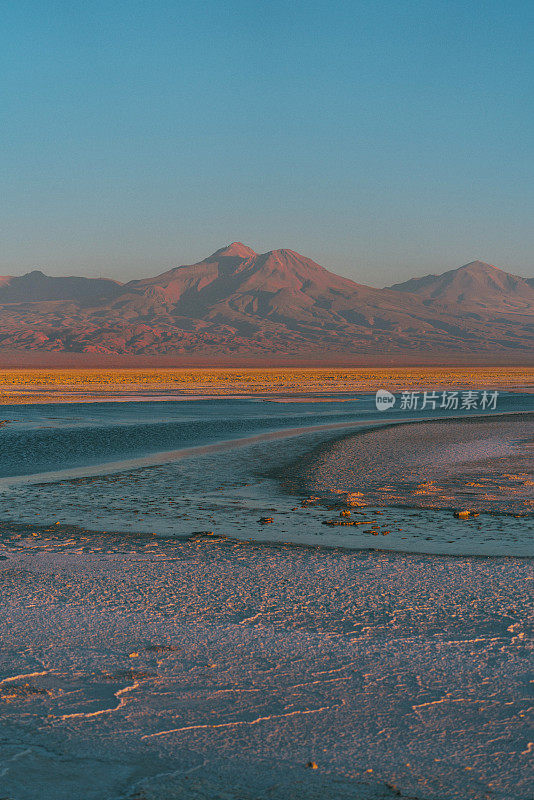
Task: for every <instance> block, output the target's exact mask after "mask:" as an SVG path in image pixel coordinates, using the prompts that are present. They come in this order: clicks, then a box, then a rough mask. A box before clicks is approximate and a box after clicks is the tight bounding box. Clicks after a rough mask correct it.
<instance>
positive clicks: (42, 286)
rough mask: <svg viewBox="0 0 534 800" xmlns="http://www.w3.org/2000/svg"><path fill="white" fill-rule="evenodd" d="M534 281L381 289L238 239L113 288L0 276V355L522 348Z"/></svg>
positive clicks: (485, 270) (530, 338)
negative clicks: (15, 352)
mask: <svg viewBox="0 0 534 800" xmlns="http://www.w3.org/2000/svg"><path fill="white" fill-rule="evenodd" d="M533 283H534V281H532V282H531V281H529V280H527V279H524V278H520V277H518V276H515V275H511V274H510V273H507V272H504V271H503V270H500V269H498V268H497V267H494V266H492V265H490V264H486V263H485V262H481V261H474V262H471V263H469V264H466V265H465V266H463V267H460V268H459V269H456V270H449V271H448V272H445V273H443V274H442V275H428V276H426V277H423V278H414V279H412V280H409V281H406V282H404V283H400V284H396V285H394V286H391V287H387V288H385V289H375V288H373V287H371V286H365V285H362V284H358V283H356V282H354V281H352V280H350V279H348V278H343V277H341V276H339V275H336V274H335V273H333V272H330V271H329V270H327V269H325V268H324V267H322V266H320V265H319V264H316V263H315V262H314V261H312V260H311V259H309V258H307V257H306V256H303V255H301V254H299V253H297V252H295V251H293V250H288V249H281V250H272V251H270V252H268V253H263V254H258V253H256V252H255V251H254V250H252V249H251V248H250V247H247V246H246V245H244V244H242V243H241V242H233V243H232V244H230V245H228V246H225V247H222V248H220V249H219V250H217V251H216V252H215V253H213V254H212V255H211V256H208V257H207V258H205V259H203V260H202V261H199V262H197V263H196V264H191V265H183V266H178V267H173V268H172V269H169V270H167V271H166V272H163V273H161V274H160V275H156V276H154V277H149V278H144V279H141V280H132V281H128V282H127V283H124V284H120V283H118V282H116V281H112V280H108V279H104V278H76V277H68V278H51V277H48V276H46V275H44V274H43V273H42V272H40V271H38V270H35V271H33V272H30V273H28V274H27V275H23V276H21V277H18V278H14V277H9V276H7V277H4V278H0V349H4V350H6V349H15V350H16V349H18V348H23V349H30V350H47V351H54V350H57V351H70V352H89V353H91V352H92V353H125V354H175V353H176V354H179V353H188V354H191V353H212V354H213V355H214V356H216V355H226V354H235V353H237V354H239V353H242V354H250V355H257V356H262V355H264V356H266V357H268V356H269V355H273V354H277V355H280V354H296V355H298V354H299V353H312V352H313V353H317V354H321V353H327V352H331V353H355V354H356V353H373V352H380V353H391V354H400V353H414V352H425V351H426V352H427V351H428V350H429V349H430V350H431V351H433V352H435V353H436V354H439V352H445V351H447V352H451V351H452V352H459V353H475V352H503V351H505V352H506V351H510V352H521V353H525V352H529V351H530V352H533V351H534V326H533V320H534V285H533Z"/></svg>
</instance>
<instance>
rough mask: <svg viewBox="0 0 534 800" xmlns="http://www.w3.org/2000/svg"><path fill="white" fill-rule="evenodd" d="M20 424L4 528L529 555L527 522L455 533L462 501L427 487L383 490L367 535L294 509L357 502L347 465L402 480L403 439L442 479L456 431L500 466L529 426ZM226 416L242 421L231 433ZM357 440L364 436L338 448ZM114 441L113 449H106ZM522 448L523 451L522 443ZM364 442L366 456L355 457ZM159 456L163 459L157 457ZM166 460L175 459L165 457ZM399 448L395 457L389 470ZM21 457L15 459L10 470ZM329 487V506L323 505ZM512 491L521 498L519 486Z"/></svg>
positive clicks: (199, 419) (61, 415) (179, 420)
mask: <svg viewBox="0 0 534 800" xmlns="http://www.w3.org/2000/svg"><path fill="white" fill-rule="evenodd" d="M507 402H508V405H509V407H510V408H513V409H514V410H516V411H517V409H518V408H521V407H522V406H523V405H525V404H532V400H531V397H527V398H522V397H517V396H510V397H509V398H508V400H507ZM17 412H18V418H15V417H14V418H13V422H12V423H10V424H9V425H8V426H7V427H6V428H3V429H1V430H0V436H1V437H2V439H1V441H2V448H1V450H0V471H2V472H3V474H4V477H2V478H0V521H2V520H3V521H9V522H14V523H25V524H32V525H38V526H40V527H41V528H43V527H47V526H51V525H54V526H60V527H62V528H65V530H67V529H69V528H71V527H72V526H77V527H79V528H81V529H90V530H94V531H108V532H110V531H113V532H119V533H147V534H151V535H155V536H178V537H185V538H186V537H188V536H190V535H191V534H193V533H196V532H199V531H212V532H215V533H217V534H219V535H224V536H231V537H234V538H238V539H253V540H255V541H273V542H294V543H300V544H314V545H316V544H320V545H324V546H343V547H349V548H352V549H360V548H371V549H377V548H378V549H387V550H403V551H404V550H405V551H411V552H428V553H450V554H455V553H457V554H464V555H465V554H472V555H478V554H486V555H488V554H494V555H528V554H529V553H531V538H530V537H531V535H532V517H530V516H529V517H528V518H527V519H526V520H525V519H519V520H517V519H514V517H511V516H508V517H502V516H497V517H496V516H491V515H489V514H483V515H482V516H481V517H479V518H477V519H473V520H469V521H459V520H456V519H454V518H453V516H452V513H451V511H450V509H451V507H455V506H456V505H457V504H462V503H465V502H466V500H467V498H466V497H465V496H461V495H459V494H458V492H457V494H456V497H455V496H454V495H453V496H452V497H451V496H447V495H446V494H445V493H444V492H443V491H441V492H440V491H438V487H436V486H435V485H434V484H431V485H430V482H429V481H428V480H427V481H426V484H425V486H424V487H423V488H421V482H422V477H421V475H419V476H418V479H417V480H415V481H414V480H411V482H410V485H409V486H408V485H402V486H401V485H399V486H398V491H397V492H396V494H395V493H394V492H392V491H391V487H389V489H388V490H387V491H383V492H382V493H380V492H376V491H375V492H374V494H373V492H371V491H369V498H368V500H367V502H368V504H369V503H370V507H368V508H367V509H366V510H365V511H364V512H357V511H355V512H353V515H352V517H351V520H352V521H361V523H362V524H361V525H352V526H343V527H341V526H327V525H325V524H324V523H325V522H327V521H328V520H329V519H331V518H332V517H336V516H337V512H336V511H334V512H332V511H329V510H328V509H326V508H325V507H324V505H321V504H314V503H311V504H310V503H307V502H305V503H302V502H301V501H302V499H304V498H307V497H309V495H310V494H322V495H323V496H325V497H326V498H327V499H328V497H329V496H330V498H331V497H332V496H334V497H335V498H336V499H337V498H338V497H339V492H348V491H354V490H355V489H356V488H358V489H359V488H361V487H360V483H361V478H362V469H363V468H360V467H358V469H357V478H358V484H355V483H354V474H353V473H352V472H351V471H350V470H349V474H348V477H347V469H346V468H347V467H351V468H352V467H353V466H354V465H356V466H358V465H359V464H363V465H364V471H365V476H364V477H365V478H366V480H367V481H371V479H374V484H373V486H374V487H375V488H376V486H382V485H383V482H384V481H385V480H386V476H385V475H384V470H387V469H389V470H390V473H388V475H387V480H388V481H390V480H391V479H392V478H393V477H395V475H396V477H397V479H398V475H399V469H398V466H397V465H398V464H399V463H401V462H402V458H403V457H404V455H405V454H404V453H403V452H402V451H403V448H404V449H406V448H405V439H406V436H407V435H409V436H411V440H412V444H413V441H414V437H417V436H419V440H420V441H419V444H418V451H417V453H418V458H419V459H420V460H421V462H422V463H423V462H425V459H426V463H427V467H421V469H422V470H423V472H424V469H428V463H430V465H431V466H433V465H434V462H435V453H436V451H437V450H439V448H440V447H441V448H442V449H443V456H442V457H441V465H442V466H443V467H445V466H446V465H448V469H452V467H453V465H454V464H455V462H456V461H457V459H456V455H457V453H458V450H460V451H461V453H462V455H461V458H462V459H463V461H465V458H466V457H467V456H468V455H469V448H470V445H469V443H468V444H467V445H466V442H464V441H463V439H465V436H463V434H462V435H455V436H454V435H453V434H452V433H451V434H447V431H449V430H450V431H453V432H454V431H457V429H458V425H460V428H461V425H466V424H468V425H469V426H474V427H471V428H470V430H472V433H471V435H470V437H468V438H470V441H471V443H472V442H474V441H475V442H478V447H479V450H480V449H481V448H482V450H484V447H485V445H484V444H483V442H485V441H489V442H490V446H489V452H491V454H492V458H493V459H495V458H496V447H498V448H499V450H498V452H499V453H502V452H504V451H506V452H508V450H510V448H511V449H512V450H513V449H514V448H516V444H514V441H515V439H516V438H517V435H516V434H515V433H514V431H516V429H517V430H519V428H520V426H521V425H524V424H525V423H524V419H525V418H524V415H523V414H516V415H512V416H510V417H496V418H494V419H492V418H491V417H490V416H489V415H488V417H484V419H483V421H479V422H475V421H474V420H472V421H470V422H469V423H467V422H466V423H453V422H450V421H443V422H437V423H436V424H434V423H433V424H430V423H425V424H422V423H417V424H414V425H401V426H390V425H388V427H386V428H383V429H376V430H367V431H365V428H366V427H367V428H369V427H373V426H374V427H375V428H376V425H378V424H380V423H381V422H382V420H385V421H388V420H389V421H391V419H392V417H391V416H387V415H377V412H376V409H374V403H373V398H371V397H369V396H360V397H359V398H357V399H355V400H353V401H351V402H350V403H349V402H343V403H341V402H340V403H328V404H325V405H318V404H317V403H284V404H278V403H269V402H267V403H266V402H264V401H250V402H248V401H234V400H209V401H202V402H192V403H184V402H180V403H160V404H154V408H152V406H151V404H149V403H148V404H147V403H121V404H102V405H99V406H95V405H90V404H85V405H84V404H79V405H78V406H76V407H75V406H68V407H57V406H54V407H52V406H50V407H43V406H33V407H27V408H18V409H17ZM232 414H233V415H234V416H237V419H234V425H233V427H232V428H231V430H229V428H228V424H227V422H228V420H229V419H230V417H231V415H232ZM6 416H7V415H6ZM428 416H429V418H431V419H434V417H430V415H428ZM396 418H397V419H402V417H400V416H398V415H397V416H396ZM373 420H375V421H374V422H373ZM121 421H122V422H124V426H122V425H121ZM382 424H383V423H382ZM50 426H52V427H50ZM298 426H300V427H298ZM328 426H332V427H331V428H329V427H328ZM336 426H339V427H336ZM362 426H363V427H362ZM154 430H157V435H155V434H154ZM351 430H355V431H360V433H358V435H357V436H356V437H348V438H346V434H347V432H350V431H351ZM413 430H415V433H413V432H412V433H407V432H410V431H413ZM109 431H113V432H114V436H115V438H114V439H113V440H112V442H111V444H110V446H109V447H108V446H106V441H107V439H106V437H107V434H108V432H109ZM418 431H422V432H423V433H422V434H421V435H419V433H417V432H418ZM481 431H482V432H483V435H482V433H481ZM342 434H345V436H343V437H342V438H340V436H341V435H342ZM521 435H522V436H523V438H524V435H525V432H524V430H523V431H522V434H521ZM447 436H448V438H447ZM234 437H238V438H234ZM278 437H286V438H278ZM373 437H374V438H373ZM377 437H383V439H382V440H381V439H379V438H378V439H377ZM451 437H452V438H451ZM477 437H478V438H477ZM514 437H515V438H514ZM369 441H370V442H371V445H369V446H367V447H366V446H364V445H362V443H365V442H369ZM380 441H382V446H381V448H380V447H379V446H378V445H377V442H380ZM496 442H497V445H496ZM330 443H331V444H330ZM395 443H397V445H395ZM156 446H158V447H162V446H164V450H163V452H158V451H157V450H155V448H156ZM171 446H174V447H178V448H179V449H178V450H174V451H172V450H170V447H171ZM394 446H397V451H398V452H397V454H396V455H395V456H394V457H393V458H392V457H391V453H392V452H393V451H392V448H394ZM20 449H22V451H23V457H21V459H19V460H17V453H18V452H19V450H20ZM332 454H334V456H332ZM340 454H341V455H340ZM369 454H371V456H369ZM97 456H98V458H97ZM471 456H472V452H471ZM499 457H500V456H499ZM111 458H115V459H119V460H115V461H111ZM463 461H462V463H463ZM371 462H372V463H371ZM492 463H493V466H495V463H494V462H492ZM340 465H341V466H340ZM343 465H344V469H342V468H341V467H342V466H343ZM497 466H498V465H497ZM509 466H510V465H509ZM515 466H517V464H516V465H515ZM58 467H59V468H58ZM38 468H40V469H43V470H45V471H44V472H38V471H37V469H38ZM488 469H489V467H488ZM377 470H378V472H379V478H377V477H376V472H377ZM288 472H289V473H290V475H291V482H290V483H291V485H292V486H290V488H292V491H289V492H288V491H287V489H288V480H287V476H288ZM325 474H326V475H327V477H329V479H330V482H329V485H328V487H326V486H325V485H323V484H324V483H325V481H324V480H323V478H322V477H321V476H323V477H324V475H325ZM400 474H401V475H402V474H403V473H402V470H401V471H400ZM441 477H443V476H441ZM332 479H334V484H335V489H336V492H337V493H336V492H334V493H332V492H331V491H330V490H331V489H332ZM321 481H322V483H321ZM477 482H478V483H480V481H471V483H477ZM508 483H509V485H510V486H511V487H512V488H513V489H514V490H517V489H518V486H519V482H518V481H515V482H511V481H509V482H508ZM523 483H525V481H523ZM481 485H482V486H484V484H481ZM418 486H419V488H417V487H418ZM327 488H328V490H329V491H326V489H327ZM371 488H373V487H371ZM476 491H483V489H478V488H476V487H472V489H471V492H476ZM501 494H502V496H501V498H500V502H501V506H500V507H491V508H487V510H488V511H496V510H501V511H508V512H514V510H515V511H518V512H521V513H525V511H526V510H528V507H527V505H526V504H525V499H524V498H519V497H518V493H517V491H516V492H515V495H514V492H512V491H508V492H506V491H504V490H503V492H502V493H501ZM429 498H431V500H432V502H430V501H429ZM503 498H504V499H503ZM514 503H515V504H516V505H515V506H514ZM398 505H407V506H419V507H424V506H425V505H426V506H428V507H429V510H421V511H417V512H415V513H414V512H413V511H411V510H410V509H402V508H398V507H396V506H398ZM262 517H272V518H273V520H274V522H273V524H268V525H263V524H261V523H260V522H259V520H260V519H261V518H262Z"/></svg>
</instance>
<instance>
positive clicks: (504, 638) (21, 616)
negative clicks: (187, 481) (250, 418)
mask: <svg viewBox="0 0 534 800" xmlns="http://www.w3.org/2000/svg"><path fill="white" fill-rule="evenodd" d="M2 544H3V547H2V551H1V554H2V559H1V560H0V590H1V609H2V613H1V616H0V638H1V640H2V643H3V647H2V652H1V660H0V675H1V676H2V680H1V681H0V692H1V704H0V760H1V766H0V774H1V776H2V778H1V780H2V790H1V793H0V795H1V796H2V798H4V797H6V798H10V800H36V798H37V797H38V798H39V800H108V799H109V800H111V799H113V800H116V799H117V798H132V799H133V798H137V799H139V798H148V800H166V799H167V798H168V799H169V800H170V799H171V798H198V799H200V798H206V800H208V798H209V800H218V799H219V798H221V799H222V798H225V799H226V800H228V799H229V798H232V799H234V798H236V799H237V798H239V799H244V800H247V799H248V798H251V799H252V798H255V799H256V800H257V799H258V798H272V799H274V798H282V797H284V798H295V800H296V798H299V800H300V798H319V797H339V798H364V799H365V798H374V799H377V798H393V797H397V796H402V797H416V798H432V799H437V798H439V799H440V800H451V799H452V798H458V799H459V800H467V798H469V799H471V798H473V800H475V799H476V800H483V799H484V800H488V799H490V798H491V799H493V798H495V800H516V798H517V800H519V799H521V800H527V798H530V797H532V793H533V789H534V787H533V786H532V785H530V786H529V784H528V771H527V762H528V759H529V755H530V751H531V750H532V745H529V738H528V729H527V721H526V720H527V717H526V714H527V709H528V704H529V701H528V677H527V675H528V659H527V647H526V637H525V623H526V620H527V617H528V602H529V593H528V579H529V577H530V575H531V570H530V566H529V562H527V561H524V560H516V559H511V558H507V559H498V558H493V559H464V558H451V557H441V558H432V557H428V556H417V555H411V556H405V555H401V554H394V553H388V554H386V553H348V552H346V551H340V550H325V549H320V548H295V547H290V546H285V547H284V546H278V547H274V546H265V545H263V546H262V545H254V544H246V543H236V542H229V541H222V542H221V541H216V540H210V539H205V538H200V539H198V540H197V541H190V542H187V543H184V542H177V541H174V542H173V541H169V540H164V541H162V540H153V539H149V538H134V537H129V538H125V537H121V538H119V537H102V536H95V535H93V534H86V535H82V534H78V536H77V537H76V538H75V539H70V540H69V539H67V538H65V536H64V535H61V534H57V535H54V533H53V532H50V533H46V532H43V531H41V532H39V531H37V530H35V529H33V530H32V529H30V528H28V529H22V528H19V529H18V530H15V529H13V530H11V531H10V530H9V529H7V528H5V529H4V532H3V537H2ZM311 759H313V760H314V761H316V762H317V763H318V765H319V769H318V770H315V771H312V770H309V769H306V767H305V765H306V763H307V762H308V761H309V760H311ZM399 792H400V794H399Z"/></svg>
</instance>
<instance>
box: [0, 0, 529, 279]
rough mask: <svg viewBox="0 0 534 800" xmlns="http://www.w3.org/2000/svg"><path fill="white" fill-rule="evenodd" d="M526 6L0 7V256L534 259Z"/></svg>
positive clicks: (85, 266) (146, 268) (519, 264)
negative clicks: (236, 244)
mask: <svg viewBox="0 0 534 800" xmlns="http://www.w3.org/2000/svg"><path fill="white" fill-rule="evenodd" d="M533 34H534V4H533V3H531V2H518V1H517V0H511V2H507V3H504V2H502V0H500V1H499V2H492V0H488V1H487V2H480V0H474V2H456V0H443V1H442V0H433V1H432V2H414V0H406V1H405V2H400V3H399V2H398V0H397V2H391V1H386V2H381V1H380V0H377V1H376V2H357V1H355V2H339V0H331V1H330V2H325V1H324V0H306V1H305V2H304V1H301V0H296V1H295V2H278V1H277V0H273V1H272V2H268V3H259V2H251V0H231V1H230V2H224V1H223V0H221V1H220V2H213V1H211V2H210V1H203V0H197V1H196V2H190V1H185V2H166V1H165V0H152V2H150V3H149V2H136V0H130V2H123V1H122V0H119V1H117V0H107V2H101V0H95V1H94V2H92V3H86V2H83V3H82V2H79V0H71V2H68V3H66V2H59V1H58V0H42V2H27V1H26V0H19V1H18V2H16V3H15V2H7V3H3V4H2V25H1V28H0V64H1V74H2V81H1V85H2V104H1V109H2V110H1V114H2V122H1V129H0V152H1V155H0V163H1V174H2V185H3V191H2V200H1V214H2V254H1V256H0V273H2V274H22V273H24V272H27V271H29V270H30V269H33V268H34V267H39V268H40V269H43V270H44V271H45V272H47V273H49V274H52V275H61V274H80V275H82V274H83V275H90V276H93V275H99V274H102V275H109V276H111V277H115V278H118V279H121V280H124V279H127V278H130V277H140V276H142V275H149V274H156V273H157V272H162V271H164V270H165V269H167V268H169V267H170V266H173V265H176V264H182V263H192V262H194V261H197V260H199V259H201V258H203V257H205V256H206V255H208V254H209V253H211V252H213V251H214V250H216V249H217V248H218V247H221V246H222V245H224V244H226V243H228V242H231V241H233V240H235V239H237V240H241V241H244V242H245V243H247V244H249V245H250V246H251V247H253V248H254V249H255V250H257V251H260V252H263V251H266V250H270V249H274V248H278V247H289V248H291V249H294V250H298V251H299V252H301V253H304V254H305V255H308V256H310V257H312V258H314V259H315V260H316V261H318V262H319V263H321V264H322V265H323V266H326V267H328V268H329V269H332V270H334V271H336V272H339V273H340V274H343V275H347V276H348V277H351V278H353V279H355V280H357V281H359V282H362V283H369V284H372V285H377V286H378V285H385V284H388V283H394V282H395V281H398V280H404V279H406V278H408V277H412V276H414V275H421V274H426V273H428V272H442V271H444V270H445V269H449V268H451V267H455V266H459V265H460V264H463V263H466V262H468V261H471V260H474V259H478V258H480V259H482V260H485V261H490V262H491V263H494V264H496V265H498V266H501V267H503V268H505V269H508V270H509V271H511V272H514V273H517V274H522V275H525V276H532V275H534V225H532V219H533V217H534V188H533V187H534V180H533V179H534V175H533V172H534V168H533V167H534V131H533V127H534V126H533V121H534V114H533V99H532V98H533V94H534V93H533V89H534V87H533V83H534V57H533V55H532V37H533Z"/></svg>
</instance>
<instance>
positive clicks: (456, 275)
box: [391, 261, 534, 310]
mask: <svg viewBox="0 0 534 800" xmlns="http://www.w3.org/2000/svg"><path fill="white" fill-rule="evenodd" d="M533 284H534V279H533V280H532V283H531V282H529V281H528V280H527V279H526V278H520V277H519V276H518V275H512V274H511V273H509V272H504V271H503V270H501V269H498V268H497V267H494V266H493V264H486V262H484V261H471V262H470V263H469V264H465V265H464V266H463V267H459V269H452V270H449V271H448V272H444V273H443V274H442V275H426V276H425V277H424V278H412V279H411V280H409V281H405V282H404V283H397V284H395V285H394V286H391V289H394V290H395V291H399V292H411V293H414V294H417V295H418V297H420V298H421V299H422V300H424V301H425V302H427V301H432V302H433V303H436V304H437V303H439V304H441V305H455V304H461V305H463V306H470V307H483V308H493V309H494V310H495V309H497V308H499V309H501V310H506V309H510V310H511V309H522V308H526V309H528V308H531V307H532V304H533V303H534V287H533Z"/></svg>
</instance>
